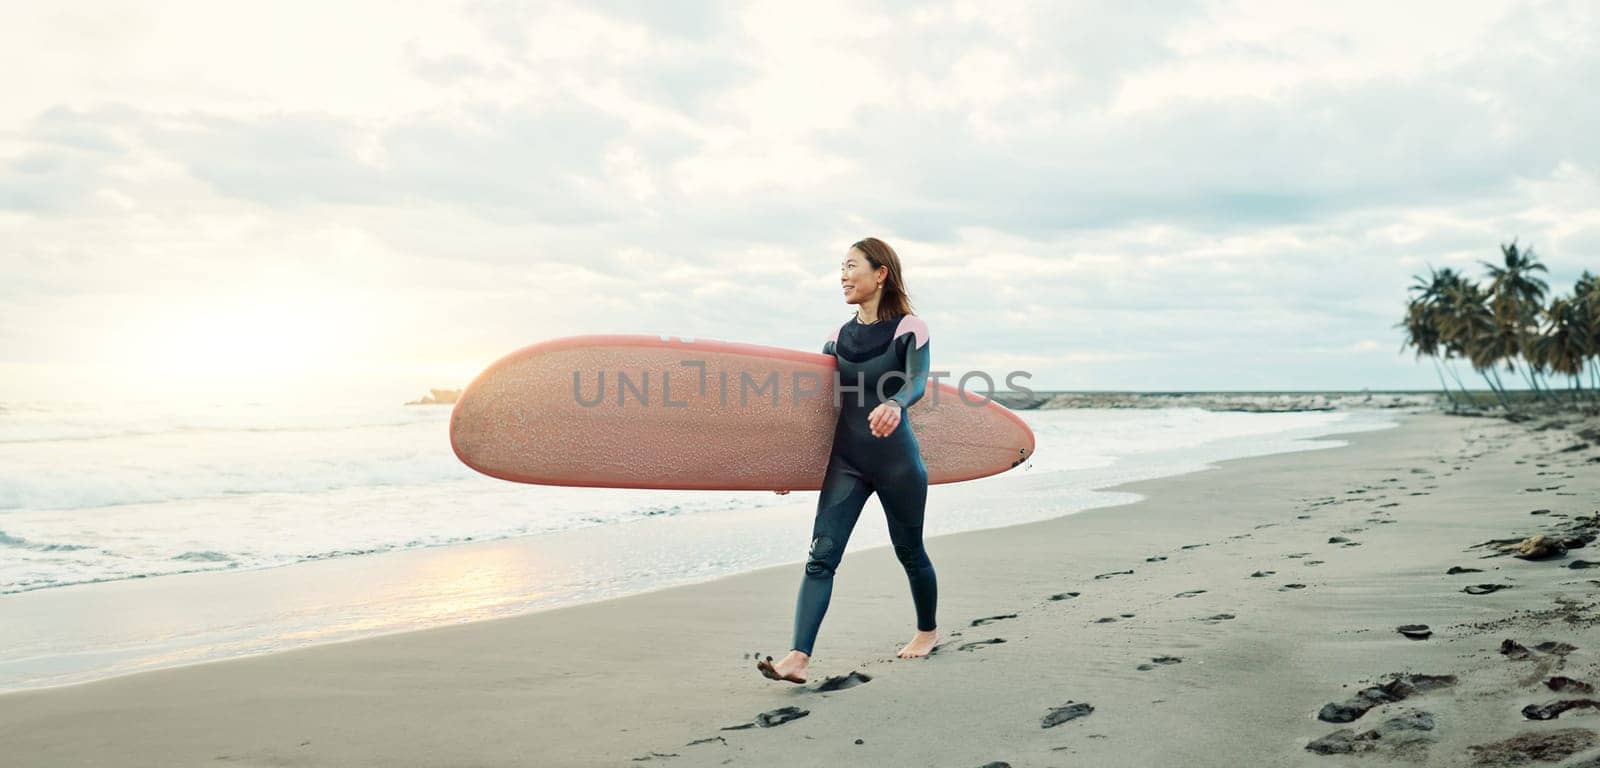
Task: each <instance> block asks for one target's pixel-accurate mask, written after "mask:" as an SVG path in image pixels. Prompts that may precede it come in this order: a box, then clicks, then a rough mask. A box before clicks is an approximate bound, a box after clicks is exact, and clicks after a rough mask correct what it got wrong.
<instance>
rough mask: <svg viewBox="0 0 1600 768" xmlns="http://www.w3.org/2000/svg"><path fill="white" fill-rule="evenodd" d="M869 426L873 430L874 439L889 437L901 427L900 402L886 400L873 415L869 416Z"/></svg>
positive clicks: (873, 411) (875, 409)
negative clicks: (895, 429) (896, 428)
mask: <svg viewBox="0 0 1600 768" xmlns="http://www.w3.org/2000/svg"><path fill="white" fill-rule="evenodd" d="M867 425H868V426H869V427H871V428H872V435H873V437H887V436H888V435H889V433H891V432H894V428H895V427H897V426H900V401H898V400H885V401H883V403H882V404H880V405H879V406H878V407H877V408H873V409H872V413H870V414H867Z"/></svg>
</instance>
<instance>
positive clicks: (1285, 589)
mask: <svg viewBox="0 0 1600 768" xmlns="http://www.w3.org/2000/svg"><path fill="white" fill-rule="evenodd" d="M1305 588H1306V585H1304V584H1285V585H1283V586H1281V587H1278V591H1279V592H1288V591H1289V590H1292V589H1305Z"/></svg>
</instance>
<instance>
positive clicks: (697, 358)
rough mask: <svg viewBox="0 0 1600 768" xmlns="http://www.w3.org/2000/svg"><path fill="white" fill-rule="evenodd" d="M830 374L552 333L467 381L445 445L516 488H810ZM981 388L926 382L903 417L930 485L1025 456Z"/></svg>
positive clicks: (769, 350)
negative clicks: (531, 485) (552, 336)
mask: <svg viewBox="0 0 1600 768" xmlns="http://www.w3.org/2000/svg"><path fill="white" fill-rule="evenodd" d="M836 367H837V366H836V362H835V360H834V358H833V356H832V355H826V354H822V353H819V352H804V351H800V350H794V349H784V348H781V347H769V346H763V345H759V344H746V343H740V342H732V341H718V340H713V339H695V338H690V337H670V336H649V335H635V334H592V335H584V336H568V337H563V338H558V339H552V340H549V341H544V342H540V343H537V344H533V345H531V346H528V347H524V348H522V349H519V350H517V351H515V352H512V353H511V354H509V355H506V356H505V357H502V358H501V359H499V360H497V361H495V362H494V363H493V364H491V365H490V366H489V367H488V368H486V369H485V370H484V371H483V372H482V373H480V374H479V375H478V376H477V377H476V378H474V379H473V380H472V383H471V384H469V385H468V386H467V388H466V389H465V390H464V391H463V392H462V393H461V396H460V397H459V398H458V399H457V400H456V404H455V407H454V410H452V411H451V413H450V445H451V448H452V449H453V450H454V451H455V454H456V456H457V457H458V458H459V459H460V460H461V461H462V463H464V464H466V465H467V466H469V467H471V468H472V469H474V470H477V471H478V472H481V473H483V474H485V475H488V476H490V477H496V478H500V479H502V480H510V481H513V482H519V483H537V484H542V485H565V486H591V487H607V488H659V489H696V490H769V491H770V490H796V491H798V490H817V489H820V488H821V487H822V478H823V473H824V471H825V470H826V468H827V464H828V455H829V451H830V450H831V448H832V441H833V430H834V426H835V423H836V421H837V419H838V411H837V410H836V409H835V406H834V399H833V390H834V378H835V370H836ZM984 394H985V393H984V392H982V391H971V390H970V389H969V391H967V392H965V393H963V392H962V391H961V390H959V389H958V388H957V387H955V386H952V385H951V384H948V383H945V382H937V383H935V382H931V381H930V382H929V387H928V389H927V391H926V393H925V394H924V395H923V396H922V399H921V400H919V401H917V402H916V403H915V404H913V405H912V406H911V407H910V408H909V409H907V411H906V418H908V419H909V420H910V425H911V428H912V429H913V430H914V432H915V434H916V437H917V442H918V444H919V447H920V449H921V451H922V460H923V463H924V464H925V465H926V466H927V469H928V482H929V483H954V482H959V481H963V480H972V479H976V478H980V477H987V476H990V475H995V474H998V473H1001V472H1004V471H1006V470H1007V469H1010V468H1012V467H1015V466H1017V465H1019V464H1021V463H1022V462H1023V461H1025V460H1027V459H1028V457H1030V456H1032V455H1033V447H1034V439H1033V431H1032V430H1031V429H1029V428H1028V425H1027V424H1026V423H1024V422H1023V421H1022V419H1021V418H1019V417H1018V416H1017V415H1016V414H1015V413H1012V412H1011V411H1010V410H1008V409H1007V408H1005V407H1004V406H1002V405H1000V404H999V403H996V402H994V401H992V400H989V399H987V398H986V397H984ZM844 396H845V397H852V396H853V395H851V394H849V393H848V392H847V393H846V394H845V395H844Z"/></svg>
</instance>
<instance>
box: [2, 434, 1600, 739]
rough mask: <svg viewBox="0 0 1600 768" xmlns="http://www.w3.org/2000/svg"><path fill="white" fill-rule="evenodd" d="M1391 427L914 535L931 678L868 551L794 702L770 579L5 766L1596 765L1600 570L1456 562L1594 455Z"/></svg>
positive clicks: (419, 642)
mask: <svg viewBox="0 0 1600 768" xmlns="http://www.w3.org/2000/svg"><path fill="white" fill-rule="evenodd" d="M1395 416H1396V418H1397V419H1399V420H1401V426H1400V427H1398V428H1396V429H1388V430H1382V431H1376V432H1364V433H1353V434H1346V435H1335V436H1332V437H1330V438H1326V439H1329V440H1337V441H1341V442H1346V443H1348V445H1345V446H1342V447H1338V448H1332V449H1325V450H1316V451H1302V452H1298V453H1289V454H1279V455H1275V456H1266V457H1256V458H1246V459H1238V460H1233V461H1226V462H1222V463H1220V464H1219V465H1217V467H1216V468H1215V469H1211V470H1207V471H1203V472H1197V473H1193V474H1188V475H1182V476H1178V477H1170V478H1161V479H1157V480H1149V481H1142V482H1137V483H1130V484H1127V485H1123V486H1118V487H1117V488H1116V490H1122V491H1133V492H1136V493H1139V494H1142V495H1144V496H1145V497H1146V498H1145V499H1144V500H1143V501H1139V502H1136V503H1133V504H1127V505H1123V506H1118V507H1107V508H1102V509H1096V510H1090V511H1086V512H1082V513H1078V514H1074V515H1070V516H1067V517H1064V518H1059V519H1055V520H1049V521H1044V522H1038V523H1029V524H1024V525H1017V526H1012V527H1007V528H999V529H991V530H986V531H974V532H966V533H959V534H953V535H949V536H941V537H935V538H932V539H929V541H928V549H929V553H930V555H931V557H932V559H933V561H934V563H935V566H936V567H937V569H938V574H939V587H940V608H939V615H940V624H941V633H942V634H943V635H944V637H943V639H942V640H941V644H940V645H939V646H938V648H937V649H936V651H935V653H934V654H933V655H932V656H930V657H928V658H926V659H917V660H899V659H896V658H895V652H896V651H897V650H898V649H899V648H900V646H901V645H902V644H904V643H905V641H906V640H908V639H909V638H910V636H911V632H912V629H913V626H912V620H913V613H912V607H911V603H910V599H909V596H908V588H907V586H906V582H905V576H904V573H903V572H901V570H900V566H899V564H898V562H896V561H895V559H894V557H893V555H892V552H891V551H889V550H887V549H875V550H866V551H862V552H851V553H849V554H847V555H846V559H845V564H844V566H843V567H841V569H840V571H839V576H838V582H837V583H836V586H835V590H834V596H833V603H832V606H831V608H830V610H829V613H828V617H827V620H826V621H825V622H824V624H823V627H822V634H821V636H820V638H819V641H818V645H817V648H816V653H817V655H816V657H815V659H814V660H813V663H812V669H811V680H810V682H808V683H807V684H806V685H804V686H796V685H792V684H788V683H780V682H773V681H769V680H766V679H765V678H762V677H761V676H760V674H759V673H758V672H757V671H756V670H755V659H756V657H755V654H758V653H759V654H763V655H765V654H771V655H773V656H775V657H776V656H779V655H781V654H782V652H784V651H786V650H787V642H788V637H789V632H790V626H791V621H792V618H793V609H794V598H795V590H796V588H797V586H798V580H799V578H800V572H801V566H799V565H790V566H780V567H776V568H769V569H765V570H762V571H756V572H752V573H746V574H740V575H736V576H731V577H727V578H723V579H719V580H716V581H712V582H706V583H702V584H695V585H690V586H684V587H676V588H671V589H666V590H661V591H657V592H651V593H647V594H642V595H635V596H631V597H625V598H620V599H615V600H608V601H605V602H601V603H594V604H589V605H582V606H575V607H569V608H561V609H556V610H551V611H545V612H540V613H534V614H528V615H523V616H515V617H510V618H506V619H497V620H492V621H484V622H477V623H472V624H464V625H459V626H452V627H443V628H437V629H429V630H422V631H416V632H407V633H402V634H396V635H388V636H383V637H376V638H368V639H363V640H357V641H351V642H346V643H337V644H332V645H325V646H318V647H312V648H306V649H302V650H296V651H289V652H283V653H276V654H271V655H265V656H257V657H251V658H243V659H233V660H228V661H222V662H215V663H209V664H201V665H194V666H188V667H180V668H174V669H164V670H156V671H152V672H146V673H141V674H137V675H130V676H127V677H122V678H116V679H111V680H104V681H99V682H94V683H86V684H82V685H75V686H67V687H62V688H55V689H48V690H41V691H26V692H20V693H13V694H6V695H3V696H0V745H4V754H5V759H4V760H3V761H0V762H5V763H7V764H17V765H41V766H51V765H116V766H144V765H149V766H174V765H213V766H214V765H251V766H255V765H262V766H265V765H274V766H278V765H341V766H342V765H384V766H392V765H473V766H480V765H481V766H490V765H496V766H498V765H536V766H566V765H572V766H588V765H640V764H650V765H671V766H697V765H747V766H774V765H784V766H789V765H795V766H809V765H857V764H875V765H896V766H898V765H940V766H974V767H975V768H976V766H984V765H993V764H997V763H1001V764H1009V765H1013V766H1051V765H1057V766H1066V765H1095V766H1117V765H1130V766H1132V765H1163V764H1175V765H1216V766H1233V765H1273V766H1280V765H1318V766H1334V765H1353V764H1361V765H1372V764H1386V763H1390V762H1394V763H1397V764H1405V765H1441V766H1443V765H1475V764H1482V765H1503V764H1517V763H1518V761H1519V760H1522V759H1523V758H1524V757H1526V758H1527V760H1528V764H1548V765H1558V764H1559V765H1567V764H1573V765H1577V764H1587V763H1586V762H1585V761H1586V760H1587V759H1589V758H1590V757H1592V756H1595V755H1600V709H1596V708H1594V707H1592V706H1590V705H1588V704H1582V703H1579V704H1562V703H1561V702H1582V701H1585V700H1592V699H1595V698H1600V697H1594V696H1592V694H1588V693H1585V692H1583V690H1582V687H1581V686H1582V685H1583V684H1600V655H1597V653H1596V651H1597V649H1600V630H1597V629H1596V628H1595V627H1594V626H1593V624H1594V622H1595V621H1597V620H1600V613H1597V612H1596V610H1595V609H1596V604H1597V602H1600V567H1597V569H1589V568H1584V567H1573V566H1578V565H1580V564H1581V563H1583V562H1587V561H1589V560H1593V561H1600V545H1593V544H1591V545H1590V546H1588V547H1585V548H1576V549H1571V550H1570V551H1568V552H1566V553H1564V554H1555V555H1553V556H1552V557H1549V558H1548V559H1539V560H1527V559H1520V558H1516V557H1513V556H1511V555H1509V554H1502V553H1497V552H1496V550H1495V549H1494V548H1493V547H1485V546H1474V545H1482V544H1483V543H1484V542H1488V541H1491V540H1506V541H1508V542H1509V541H1512V540H1515V541H1521V540H1522V539H1523V538H1524V537H1526V536H1529V535H1533V534H1538V533H1546V534H1549V535H1551V536H1553V537H1557V538H1560V537H1568V538H1569V539H1570V538H1571V537H1580V538H1581V537H1583V536H1588V537H1589V538H1592V537H1593V534H1594V533H1595V532H1596V527H1595V526H1596V525H1597V524H1600V523H1595V522H1593V515H1594V514H1595V512H1596V510H1597V508H1600V445H1595V444H1593V443H1592V442H1591V443H1590V445H1589V447H1587V448H1575V447H1574V446H1577V445H1581V444H1583V443H1584V442H1585V440H1584V439H1583V438H1580V437H1578V436H1576V435H1575V434H1574V433H1573V432H1572V431H1570V430H1565V429H1544V430H1541V429H1538V428H1537V426H1536V425H1533V424H1512V423H1507V422H1504V421H1500V420H1494V419H1479V418H1462V417H1452V416H1445V415H1439V414H1434V413H1406V414H1401V413H1397V414H1395ZM1569 448H1571V449H1572V450H1563V449H1569ZM1541 510H1543V511H1541ZM1583 516H1588V519H1587V520H1585V519H1583ZM866 522H868V521H867V519H866V518H865V517H864V518H863V523H866ZM1571 543H1576V542H1575V541H1573V542H1571ZM1452 568H1457V569H1459V568H1472V569H1479V570H1478V571H1476V572H1457V573H1450V571H1451V569H1452ZM1484 585H1489V586H1484ZM1506 587H1509V588H1506ZM1412 625H1426V629H1425V630H1423V629H1416V628H1408V630H1407V633H1402V632H1400V631H1399V629H1398V628H1399V627H1401V626H1408V627H1411V626H1412ZM1413 638H1418V639H1413ZM830 677H832V678H836V680H835V682H834V685H837V686H839V687H838V688H837V689H835V690H828V691H825V690H819V689H820V688H821V687H823V686H824V684H825V681H826V680H827V679H828V678H830ZM1558 678H1560V679H1558ZM1551 681H1555V682H1553V683H1552V682H1551ZM1569 681H1570V682H1569ZM1552 685H1554V686H1555V687H1557V688H1560V689H1561V690H1553V689H1552ZM1597 706H1600V705H1597ZM1568 707H1570V708H1568ZM1525 708H1526V709H1525ZM802 713H803V714H802ZM1552 714H1554V716H1553V717H1550V718H1549V719H1536V718H1539V717H1547V716H1550V715H1552ZM1341 731H1344V733H1343V734H1341V733H1340V732H1341ZM1308 746H1309V747H1312V748H1310V749H1308ZM1355 753H1360V754H1355ZM1530 755H1537V756H1538V757H1539V758H1540V760H1535V759H1534V758H1533V757H1527V756H1530ZM1563 759H1564V760H1565V762H1560V761H1561V760H1563ZM1541 760H1542V762H1541ZM1596 765H1600V763H1596Z"/></svg>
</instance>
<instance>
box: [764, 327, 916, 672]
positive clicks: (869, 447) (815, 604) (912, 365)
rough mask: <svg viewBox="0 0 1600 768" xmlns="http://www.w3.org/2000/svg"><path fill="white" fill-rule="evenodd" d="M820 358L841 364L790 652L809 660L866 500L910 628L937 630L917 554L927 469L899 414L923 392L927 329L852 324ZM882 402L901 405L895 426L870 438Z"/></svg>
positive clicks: (908, 426) (906, 421) (905, 417)
mask: <svg viewBox="0 0 1600 768" xmlns="http://www.w3.org/2000/svg"><path fill="white" fill-rule="evenodd" d="M822 351H823V353H824V354H830V355H833V356H834V357H835V358H836V359H837V362H838V370H839V383H838V386H837V391H838V392H839V393H840V394H839V397H840V409H839V420H838V423H837V424H836V425H835V426H834V431H833V450H832V452H831V454H830V455H829V457H828V468H827V472H826V474H825V475H824V477H823V480H822V491H821V494H820V495H819V496H818V497H817V517H816V521H815V522H814V523H813V524H812V530H811V550H810V558H809V559H808V560H807V561H806V568H805V578H804V579H803V580H802V581H801V582H800V597H799V600H798V601H797V603H796V606H795V617H794V648H795V650H798V651H801V652H803V653H805V654H807V655H810V654H811V648H812V645H813V644H814V643H815V642H816V638H817V629H818V628H819V627H821V625H822V616H823V614H825V613H826V612H827V610H828V599H829V598H830V597H831V596H832V594H833V573H834V571H836V570H837V569H838V568H839V561H840V560H841V559H842V558H843V557H844V548H845V543H846V542H847V541H849V539H850V532H851V531H852V530H853V529H854V528H855V524H856V519H857V517H859V516H860V514H861V508H862V506H863V505H865V504H866V502H867V497H868V496H870V495H872V494H873V492H876V493H877V494H878V501H879V503H881V504H882V505H883V511H884V515H885V517H886V518H887V519H888V523H889V539H890V541H891V542H893V544H894V552H895V557H896V558H898V559H899V560H900V564H901V565H903V566H904V567H905V571H906V577H907V578H908V579H909V581H910V583H911V598H912V602H913V603H915V605H916V611H917V629H919V630H923V631H929V630H932V629H934V628H935V626H936V625H935V624H934V608H935V604H936V602H937V600H938V585H937V582H936V580H935V578H934V572H933V563H931V562H930V561H929V560H928V553H927V551H926V550H925V549H924V548H923V546H922V514H923V507H924V505H925V503H926V501H927V497H928V470H927V468H926V467H925V466H923V463H922V454H921V452H920V450H919V449H918V447H917V437H916V435H915V434H914V433H913V432H912V431H911V419H910V417H909V415H908V414H907V413H906V412H905V411H906V409H908V408H910V407H911V406H912V405H914V404H915V403H916V402H917V401H918V400H919V399H921V398H922V395H923V392H924V391H926V389H927V375H928V326H927V324H926V323H924V322H923V321H922V319H921V318H919V317H917V316H915V315H906V316H904V317H902V318H900V319H899V320H898V321H895V320H879V321H878V322H875V323H871V324H867V325H863V324H861V323H858V322H856V320H855V318H853V317H852V318H851V319H850V320H849V321H848V322H846V323H845V324H844V325H843V326H841V327H840V328H839V330H837V331H835V332H834V335H833V337H832V338H830V339H829V340H828V342H827V343H826V344H824V345H823V348H822ZM886 400H895V401H897V402H899V403H900V409H901V414H900V423H899V424H897V425H896V426H895V428H894V431H892V432H890V433H889V434H888V435H885V436H884V437H874V436H873V434H872V428H871V425H870V424H869V422H868V420H867V417H868V415H869V414H871V413H872V411H873V409H874V408H876V407H878V405H880V404H881V403H883V402H885V401H886Z"/></svg>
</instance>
